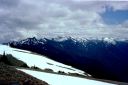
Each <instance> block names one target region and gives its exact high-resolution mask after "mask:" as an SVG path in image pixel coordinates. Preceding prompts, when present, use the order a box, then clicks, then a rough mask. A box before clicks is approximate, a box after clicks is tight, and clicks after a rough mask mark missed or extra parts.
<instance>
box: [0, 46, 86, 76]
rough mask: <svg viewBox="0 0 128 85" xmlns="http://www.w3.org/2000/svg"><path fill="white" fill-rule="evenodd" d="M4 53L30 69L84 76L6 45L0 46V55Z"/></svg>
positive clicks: (80, 72)
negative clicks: (32, 67) (35, 68)
mask: <svg viewBox="0 0 128 85" xmlns="http://www.w3.org/2000/svg"><path fill="white" fill-rule="evenodd" d="M4 51H5V53H6V54H12V55H13V56H14V57H16V58H17V59H19V60H21V61H24V62H25V63H26V64H27V65H28V66H30V67H31V66H36V67H39V68H40V69H46V68H49V69H52V70H53V71H54V72H58V71H64V72H65V73H69V72H70V73H78V74H82V75H84V72H83V71H81V70H78V69H75V68H73V67H71V66H68V65H64V64H62V63H59V62H56V61H53V60H51V59H48V58H46V57H45V56H42V55H37V54H33V53H31V52H30V51H25V50H20V49H15V48H11V47H9V46H6V45H0V54H3V52H4Z"/></svg>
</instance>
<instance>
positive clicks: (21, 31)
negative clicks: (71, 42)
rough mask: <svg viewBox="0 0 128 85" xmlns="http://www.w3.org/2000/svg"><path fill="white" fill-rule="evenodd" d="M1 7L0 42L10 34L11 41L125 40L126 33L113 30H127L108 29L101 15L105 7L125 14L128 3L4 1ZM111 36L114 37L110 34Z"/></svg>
mask: <svg viewBox="0 0 128 85" xmlns="http://www.w3.org/2000/svg"><path fill="white" fill-rule="evenodd" d="M2 1H3V0H2ZM0 2H1V1H0ZM1 4H2V5H1ZM1 4H0V19H1V21H0V31H2V32H3V34H0V35H1V37H0V39H1V40H2V41H3V37H6V36H5V34H7V33H6V31H9V33H10V35H11V36H12V37H11V39H15V38H16V37H17V38H18V39H19V38H27V37H32V36H37V37H42V36H48V35H49V36H51V35H52V36H53V35H66V36H67V35H72V36H74V35H75V36H78V35H79V36H85V37H106V36H111V37H116V36H122V37H124V35H125V34H124V31H125V29H115V28H116V27H120V28H123V27H127V25H126V24H124V25H122V24H121V25H119V26H108V25H107V24H105V23H104V22H103V20H102V17H101V16H100V13H103V12H105V10H106V6H110V7H113V8H114V10H127V8H128V7H127V6H128V2H114V1H113V2H110V1H94V2H91V1H81V0H79V1H74V0H70V1H69V0H53V1H51V0H17V1H15V0H13V1H12V2H11V3H10V1H9V0H7V1H4V4H3V2H1ZM8 4H10V5H8ZM7 8H8V9H7ZM3 28H4V31H3ZM119 30H120V31H119ZM112 32H114V33H116V34H112ZM122 33H123V34H122ZM118 34H119V35H118ZM17 35H18V36H17ZM9 39H10V38H9ZM4 41H6V40H4Z"/></svg>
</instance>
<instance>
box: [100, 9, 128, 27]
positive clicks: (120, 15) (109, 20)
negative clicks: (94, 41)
mask: <svg viewBox="0 0 128 85" xmlns="http://www.w3.org/2000/svg"><path fill="white" fill-rule="evenodd" d="M101 16H102V17H103V20H104V22H105V23H106V24H110V25H113V24H114V25H115V24H116V25H117V24H121V23H123V22H124V21H126V20H128V10H113V8H112V7H107V8H106V11H105V12H104V13H102V14H101Z"/></svg>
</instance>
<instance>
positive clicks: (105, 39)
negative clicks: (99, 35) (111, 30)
mask: <svg viewBox="0 0 128 85" xmlns="http://www.w3.org/2000/svg"><path fill="white" fill-rule="evenodd" d="M103 40H104V41H105V42H107V43H111V44H113V45H115V44H116V41H115V40H114V39H113V38H108V37H106V38H104V39H103Z"/></svg>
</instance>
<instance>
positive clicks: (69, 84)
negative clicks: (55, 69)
mask: <svg viewBox="0 0 128 85" xmlns="http://www.w3.org/2000/svg"><path fill="white" fill-rule="evenodd" d="M18 70H21V71H23V72H25V73H27V74H30V75H32V76H34V77H36V78H38V79H40V80H44V81H46V82H47V83H49V84H50V85H115V84H110V83H105V82H100V81H95V80H89V79H84V78H78V77H71V76H65V75H57V74H50V73H44V72H38V71H31V70H25V69H18Z"/></svg>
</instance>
